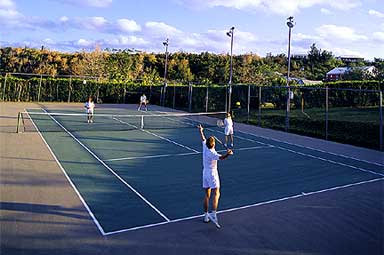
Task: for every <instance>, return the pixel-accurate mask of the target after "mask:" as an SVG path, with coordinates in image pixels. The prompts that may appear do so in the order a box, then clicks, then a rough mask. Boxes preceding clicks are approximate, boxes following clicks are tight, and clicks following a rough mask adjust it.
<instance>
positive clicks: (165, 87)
mask: <svg viewBox="0 0 384 255" xmlns="http://www.w3.org/2000/svg"><path fill="white" fill-rule="evenodd" d="M163 45H164V46H165V66H164V89H163V99H162V104H163V105H164V103H165V92H166V90H167V68H168V45H169V39H168V38H167V39H166V40H165V41H164V42H163Z"/></svg>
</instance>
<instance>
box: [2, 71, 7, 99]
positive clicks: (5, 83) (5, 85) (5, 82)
mask: <svg viewBox="0 0 384 255" xmlns="http://www.w3.org/2000/svg"><path fill="white" fill-rule="evenodd" d="M7 75H8V73H5V81H4V89H3V101H4V97H5V89H6V87H7Z"/></svg>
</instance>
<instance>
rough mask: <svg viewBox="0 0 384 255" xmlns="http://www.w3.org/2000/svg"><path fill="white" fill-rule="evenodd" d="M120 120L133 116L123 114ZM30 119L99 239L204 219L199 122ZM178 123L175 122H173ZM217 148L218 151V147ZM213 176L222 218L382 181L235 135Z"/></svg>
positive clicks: (369, 171)
mask: <svg viewBox="0 0 384 255" xmlns="http://www.w3.org/2000/svg"><path fill="white" fill-rule="evenodd" d="M33 111H39V110H33ZM121 111H122V110H121V109H116V110H114V109H109V110H108V111H105V112H104V113H106V114H115V112H116V113H119V114H121ZM50 112H55V111H54V110H50ZM68 112H73V113H76V112H77V111H76V110H73V111H71V110H67V113H68ZM125 114H132V115H135V114H137V112H133V111H131V112H129V111H128V110H125ZM141 114H144V115H151V114H153V113H151V112H148V113H141ZM30 117H31V120H32V121H33V122H34V124H35V125H36V127H37V129H39V130H40V131H41V135H42V137H43V138H44V140H45V141H46V143H47V145H48V147H49V148H50V149H51V151H52V152H53V154H54V155H55V157H56V159H57V161H58V162H59V163H60V165H61V166H62V170H63V172H64V173H65V175H66V177H67V178H68V180H69V181H70V182H71V184H72V185H73V188H74V189H75V190H76V191H77V193H78V195H79V197H80V198H81V199H82V202H83V204H84V205H85V206H86V207H87V210H88V211H89V214H90V215H91V217H92V218H93V220H94V222H95V224H96V225H97V227H98V229H99V230H100V232H101V234H103V235H111V234H114V233H119V232H125V231H132V230H135V229H138V228H146V227H153V226H157V225H161V224H168V223H172V222H175V221H182V220H189V219H192V218H195V217H200V216H201V215H202V198H203V191H202V188H201V183H202V181H201V175H202V154H201V151H202V146H203V145H202V143H201V140H200V136H199V133H198V130H197V128H195V126H196V125H195V124H197V123H195V124H193V123H188V125H187V126H185V127H182V126H181V125H180V126H175V127H173V126H172V125H171V124H170V125H169V126H167V125H168V123H167V122H161V123H158V126H159V128H156V125H154V126H153V128H151V126H150V125H149V128H144V129H140V128H139V126H140V120H138V121H133V122H128V121H127V120H124V121H121V120H117V119H113V118H110V119H109V120H107V119H101V118H99V119H98V117H97V115H96V116H95V123H93V124H88V123H86V120H85V119H75V118H74V117H70V116H60V115H57V116H55V115H52V116H48V115H47V116H44V117H41V116H40V117H36V116H34V115H31V116H30ZM164 118H167V117H164ZM148 121H150V116H149V118H148ZM154 121H156V120H154ZM176 121H180V120H177V119H172V120H171V122H172V123H174V122H176ZM181 121H183V120H181ZM98 123H99V124H98ZM100 123H102V125H100ZM212 123H214V121H213V122H212ZM203 125H204V123H203ZM116 126H119V127H116ZM124 126H125V127H126V128H125V129H124ZM47 127H49V128H47ZM205 135H206V136H207V137H208V136H210V135H215V136H217V137H218V138H220V139H224V135H223V129H221V128H219V127H214V126H210V127H206V129H205ZM216 149H217V150H218V151H221V152H223V148H221V147H220V144H217V145H216ZM219 172H220V177H221V194H222V197H221V200H220V205H219V207H220V213H226V212H228V211H231V210H240V209H241V208H245V207H249V206H257V205H259V204H263V203H272V202H275V201H281V200H286V199H290V198H294V197H297V196H305V195H308V194H312V193H313V192H325V191H327V190H330V189H339V188H342V187H346V186H349V185H355V184H358V183H362V182H370V181H374V180H377V179H382V178H383V177H384V167H383V165H381V164H375V163H372V162H367V161H361V160H357V159H354V158H347V157H343V156H340V155H336V154H330V153H327V152H324V151H319V150H311V149H308V148H305V147H300V146H296V145H294V144H288V143H283V142H280V141H277V140H272V139H268V138H262V137H259V136H257V134H248V133H241V132H238V133H235V148H234V155H233V156H231V157H230V158H229V159H227V160H224V161H221V162H219Z"/></svg>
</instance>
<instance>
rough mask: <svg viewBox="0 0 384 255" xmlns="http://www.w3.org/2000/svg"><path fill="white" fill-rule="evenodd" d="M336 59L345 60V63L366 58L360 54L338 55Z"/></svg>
mask: <svg viewBox="0 0 384 255" xmlns="http://www.w3.org/2000/svg"><path fill="white" fill-rule="evenodd" d="M336 59H339V60H341V61H343V62H344V63H356V62H362V61H364V58H362V57H358V56H347V55H346V56H338V57H336Z"/></svg>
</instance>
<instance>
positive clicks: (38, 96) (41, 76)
mask: <svg viewBox="0 0 384 255" xmlns="http://www.w3.org/2000/svg"><path fill="white" fill-rule="evenodd" d="M42 79H43V75H42V74H40V82H39V92H38V93H37V102H40V91H41V80H42Z"/></svg>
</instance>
